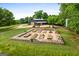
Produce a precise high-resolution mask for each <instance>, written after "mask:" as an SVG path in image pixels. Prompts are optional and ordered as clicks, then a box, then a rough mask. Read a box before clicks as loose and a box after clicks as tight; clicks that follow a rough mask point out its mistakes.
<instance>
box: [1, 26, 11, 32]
mask: <svg viewBox="0 0 79 59" xmlns="http://www.w3.org/2000/svg"><path fill="white" fill-rule="evenodd" d="M9 30H12V28H11V27H9V28H1V29H0V33H1V32H5V31H9Z"/></svg>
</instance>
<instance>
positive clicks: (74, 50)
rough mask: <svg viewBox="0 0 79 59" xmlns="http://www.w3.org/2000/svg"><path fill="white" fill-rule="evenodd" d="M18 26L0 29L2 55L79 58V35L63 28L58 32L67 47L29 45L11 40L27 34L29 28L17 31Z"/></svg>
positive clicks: (0, 51)
mask: <svg viewBox="0 0 79 59" xmlns="http://www.w3.org/2000/svg"><path fill="white" fill-rule="evenodd" d="M15 27H16V25H14V26H13V25H12V26H9V27H8V28H6V27H4V28H0V53H3V54H5V55H14V56H17V55H18V56H72V55H74V56H78V55H79V35H78V34H75V33H73V32H71V31H69V30H67V29H65V28H63V27H59V28H58V29H57V31H58V32H59V33H60V34H61V36H62V37H63V38H64V42H65V45H57V44H40V43H37V44H35V43H28V42H25V41H16V40H11V37H12V36H15V35H17V34H19V33H22V32H26V31H27V30H28V28H20V29H16V28H15Z"/></svg>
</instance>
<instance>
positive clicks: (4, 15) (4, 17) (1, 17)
mask: <svg viewBox="0 0 79 59" xmlns="http://www.w3.org/2000/svg"><path fill="white" fill-rule="evenodd" d="M12 24H15V21H14V17H13V13H12V12H11V11H9V10H7V9H4V8H0V26H8V25H12Z"/></svg>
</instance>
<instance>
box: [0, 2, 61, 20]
mask: <svg viewBox="0 0 79 59" xmlns="http://www.w3.org/2000/svg"><path fill="white" fill-rule="evenodd" d="M0 7H3V8H6V9H8V10H10V11H12V12H13V14H14V16H15V19H19V18H24V17H26V16H32V15H33V14H34V12H35V11H38V10H43V11H44V12H47V13H48V15H58V14H59V12H60V11H59V7H60V5H59V4H57V3H0Z"/></svg>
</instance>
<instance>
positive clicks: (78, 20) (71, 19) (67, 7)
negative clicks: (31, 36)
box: [0, 3, 79, 33]
mask: <svg viewBox="0 0 79 59" xmlns="http://www.w3.org/2000/svg"><path fill="white" fill-rule="evenodd" d="M59 5H60V13H59V15H48V14H47V13H46V12H44V11H43V10H39V11H36V12H34V15H33V16H32V17H25V18H20V19H19V20H15V18H14V15H13V13H12V12H11V11H9V10H7V9H5V8H0V26H9V25H13V24H25V23H28V24H30V22H31V20H33V18H37V19H41V18H42V19H44V20H46V21H47V22H48V24H49V25H53V24H55V25H62V26H65V20H66V19H68V27H67V28H68V29H70V30H72V31H74V32H76V33H79V4H76V3H63V4H59Z"/></svg>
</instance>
